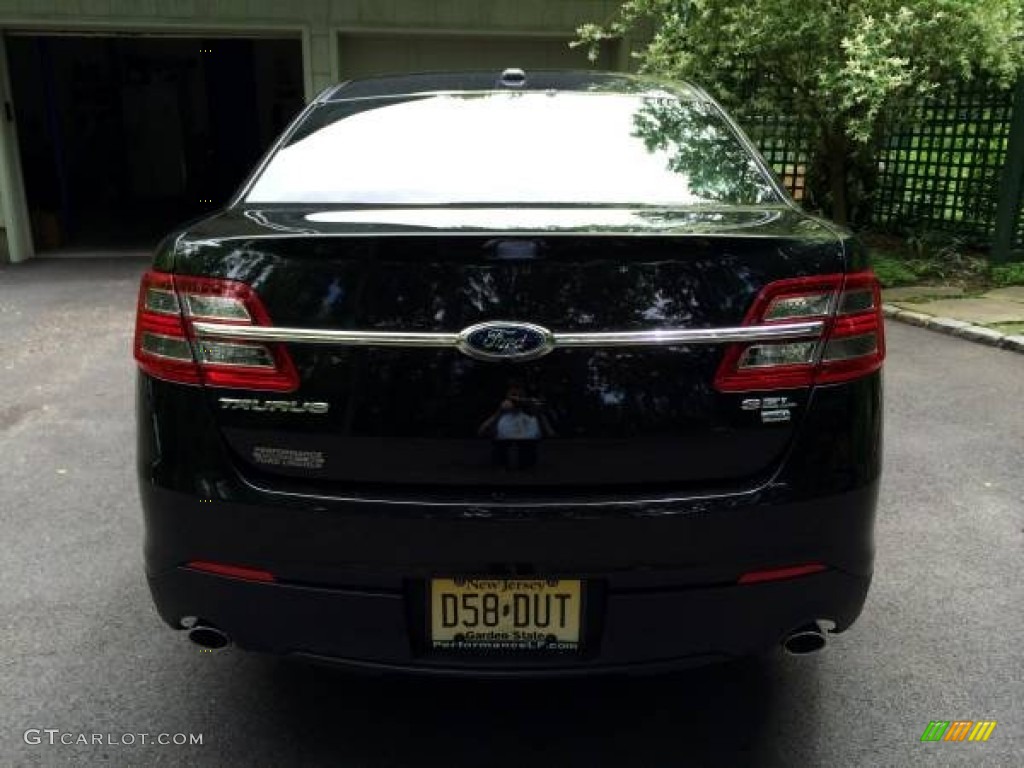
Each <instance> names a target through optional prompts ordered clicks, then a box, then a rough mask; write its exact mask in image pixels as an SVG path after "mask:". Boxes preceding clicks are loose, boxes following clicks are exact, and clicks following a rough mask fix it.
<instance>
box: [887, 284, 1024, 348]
mask: <svg viewBox="0 0 1024 768" xmlns="http://www.w3.org/2000/svg"><path fill="white" fill-rule="evenodd" d="M883 300H884V301H885V314H886V316H887V317H890V318H892V319H894V320H901V321H903V322H907V323H910V324H912V325H919V326H922V327H925V328H931V329H932V330H936V331H941V332H943V333H950V334H953V335H954V336H961V337H963V338H967V339H970V340H972V341H978V342H981V343H983V344H990V345H992V346H998V347H1004V348H1006V349H1012V350H1015V351H1017V352H1024V286H1013V287H1010V288H996V289H994V290H991V291H988V292H987V293H984V294H981V295H965V294H964V292H963V290H962V289H960V288H942V287H929V286H914V287H909V288H890V289H888V290H886V291H883Z"/></svg>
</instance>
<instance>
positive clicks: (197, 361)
mask: <svg viewBox="0 0 1024 768" xmlns="http://www.w3.org/2000/svg"><path fill="white" fill-rule="evenodd" d="M193 320H202V321H203V322H206V323H225V324H230V325H270V324H271V323H270V317H269V316H268V315H267V311H266V309H265V308H264V306H263V303H262V302H261V301H260V299H259V296H257V295H256V293H255V292H254V291H253V290H252V289H251V288H250V287H249V286H248V285H246V284H245V283H240V282H237V281H235V280H221V279H217V278H208V277H188V276H181V275H169V274H167V273H164V272H152V271H150V272H147V273H146V274H145V275H143V277H142V286H141V288H140V289H139V305H138V312H137V314H136V322H135V359H136V360H137V361H138V363H139V367H140V368H141V369H142V370H143V371H145V372H146V373H148V374H149V375H150V376H154V377H156V378H158V379H165V380H167V381H176V382H180V383H183V384H207V385H208V386H211V387H232V388H237V389H261V390H272V391H277V392H288V391H291V390H294V389H296V388H297V387H298V385H299V377H298V373H297V372H296V370H295V366H294V365H293V364H292V361H291V357H289V355H288V351H287V350H286V349H285V348H284V347H283V346H282V345H280V344H262V343H250V342H230V343H229V342H221V341H212V340H209V339H196V338H195V336H194V334H193V333H192V331H191V323H192V321H193Z"/></svg>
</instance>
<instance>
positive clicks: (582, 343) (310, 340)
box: [192, 320, 825, 349]
mask: <svg viewBox="0 0 1024 768" xmlns="http://www.w3.org/2000/svg"><path fill="white" fill-rule="evenodd" d="M192 328H193V330H194V331H195V333H196V335H197V336H198V337H200V338H216V339H236V340H240V341H268V342H284V343H295V344H329V345H336V346H348V347H452V348H453V349H457V348H458V347H459V344H460V338H461V332H460V333H448V332H416V331H336V330H321V329H316V328H308V329H307V328H277V327H273V326H269V327H268V326H258V325H228V324H224V323H203V322H197V321H193V323H192ZM824 328H825V323H824V322H823V321H821V320H814V321H810V322H801V323H778V324H775V325H745V326H737V327H731V328H673V329H667V330H653V331H599V332H594V333H591V332H568V333H558V332H553V333H552V337H553V341H554V348H555V349H558V348H560V347H562V348H566V347H650V346H680V345H688V344H729V343H733V342H753V341H784V340H786V339H816V338H820V337H821V334H822V332H823V331H824Z"/></svg>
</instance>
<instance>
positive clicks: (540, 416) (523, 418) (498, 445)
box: [479, 381, 554, 470]
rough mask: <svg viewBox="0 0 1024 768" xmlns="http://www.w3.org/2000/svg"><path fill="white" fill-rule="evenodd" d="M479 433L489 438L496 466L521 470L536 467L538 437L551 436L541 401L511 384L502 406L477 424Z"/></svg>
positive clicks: (516, 384)
mask: <svg viewBox="0 0 1024 768" xmlns="http://www.w3.org/2000/svg"><path fill="white" fill-rule="evenodd" d="M479 434H480V436H481V437H490V438H491V462H492V463H493V464H494V465H495V466H497V467H504V468H505V469H510V470H523V469H531V468H533V467H534V466H536V465H537V460H538V446H539V445H540V441H541V438H544V437H551V436H553V435H554V430H553V429H552V428H551V424H550V422H549V421H548V418H547V416H546V415H545V413H544V401H543V400H541V399H539V398H537V397H531V396H530V395H529V393H528V392H527V391H526V389H525V388H524V387H523V385H522V384H521V383H519V382H517V381H512V382H509V385H508V390H507V392H506V393H505V399H504V400H502V401H501V405H499V406H498V409H497V410H496V411H495V412H494V413H492V414H491V415H490V416H488V417H487V420H486V421H484V423H483V424H481V425H480V429H479Z"/></svg>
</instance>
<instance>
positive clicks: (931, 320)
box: [882, 304, 1024, 354]
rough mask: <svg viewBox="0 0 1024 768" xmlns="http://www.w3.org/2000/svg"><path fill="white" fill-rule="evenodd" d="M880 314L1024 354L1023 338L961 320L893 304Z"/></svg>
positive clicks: (884, 307) (885, 306)
mask: <svg viewBox="0 0 1024 768" xmlns="http://www.w3.org/2000/svg"><path fill="white" fill-rule="evenodd" d="M882 314H884V315H885V316H886V317H887V318H888V319H890V320H897V321H899V322H901V323H907V324H908V325H916V326H918V327H920V328H927V329H929V330H932V331H938V332H939V333H945V334H948V335H949V336H956V337H958V338H961V339H967V340H968V341H973V342H976V343H978V344H986V345H988V346H990V347H999V348H1000V349H1008V350H1010V351H1011V352H1020V353H1021V354H1024V336H1010V335H1009V334H1006V333H1000V332H999V331H994V330H992V329H991V328H985V327H984V326H981V325H974V324H972V323H967V322H964V321H963V320H954V319H952V318H950V317H936V316H934V315H927V314H925V313H924V312H914V311H912V310H909V309H903V308H901V307H897V306H894V305H893V304H883V305H882Z"/></svg>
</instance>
